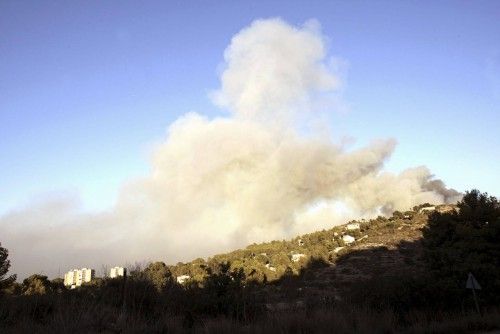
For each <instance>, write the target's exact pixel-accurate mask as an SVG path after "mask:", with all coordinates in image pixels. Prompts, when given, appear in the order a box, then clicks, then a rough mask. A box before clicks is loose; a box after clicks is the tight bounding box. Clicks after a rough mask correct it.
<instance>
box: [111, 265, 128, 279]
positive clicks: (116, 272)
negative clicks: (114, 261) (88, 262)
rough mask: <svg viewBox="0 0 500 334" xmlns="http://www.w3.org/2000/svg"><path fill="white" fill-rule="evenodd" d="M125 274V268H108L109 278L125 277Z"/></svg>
mask: <svg viewBox="0 0 500 334" xmlns="http://www.w3.org/2000/svg"><path fill="white" fill-rule="evenodd" d="M125 276H127V268H123V267H113V268H111V269H110V270H109V277H110V278H117V277H125Z"/></svg>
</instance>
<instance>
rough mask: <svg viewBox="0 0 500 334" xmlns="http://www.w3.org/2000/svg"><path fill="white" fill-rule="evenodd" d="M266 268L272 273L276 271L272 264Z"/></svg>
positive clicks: (267, 264) (268, 264)
mask: <svg viewBox="0 0 500 334" xmlns="http://www.w3.org/2000/svg"><path fill="white" fill-rule="evenodd" d="M266 268H267V269H268V270H271V271H276V268H275V267H273V266H272V265H271V264H270V263H266Z"/></svg>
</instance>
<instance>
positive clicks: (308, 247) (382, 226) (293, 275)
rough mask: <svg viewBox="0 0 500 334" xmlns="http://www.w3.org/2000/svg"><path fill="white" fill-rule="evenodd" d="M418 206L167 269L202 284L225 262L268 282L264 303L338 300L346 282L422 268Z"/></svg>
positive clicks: (423, 218)
mask: <svg viewBox="0 0 500 334" xmlns="http://www.w3.org/2000/svg"><path fill="white" fill-rule="evenodd" d="M421 207H422V206H419V207H415V208H414V210H411V211H406V212H404V213H401V212H397V211H396V212H395V213H394V214H393V216H392V217H389V218H385V217H381V216H379V217H378V218H376V219H371V220H360V221H356V220H353V221H350V222H348V223H346V224H344V225H339V226H335V227H333V228H331V229H328V230H322V231H318V232H313V233H309V234H305V235H301V236H297V237H295V238H293V239H291V240H283V241H272V242H268V243H261V244H252V245H250V246H248V247H246V248H245V249H239V250H235V251H233V252H230V253H226V254H219V255H216V256H213V257H211V258H209V259H208V260H207V261H205V260H203V259H196V260H194V261H191V262H189V263H178V264H177V265H175V266H169V269H170V271H171V272H172V274H173V275H174V276H177V277H179V276H183V275H187V276H189V277H190V281H191V282H192V283H195V282H198V283H201V282H203V280H204V279H205V277H206V275H207V270H206V269H207V268H214V267H215V266H217V264H219V263H229V264H230V269H231V270H237V269H239V268H243V271H244V274H245V277H246V280H247V281H248V282H253V283H260V284H262V283H269V284H266V285H264V286H263V289H264V290H265V296H266V298H265V299H266V301H267V302H268V304H269V303H274V302H276V303H278V302H279V303H281V304H282V303H283V302H284V300H288V302H295V303H297V304H298V305H300V304H301V303H303V302H305V299H307V298H312V297H315V296H320V297H321V298H322V299H324V300H328V299H331V300H340V299H342V298H343V296H342V295H345V294H346V293H347V291H348V290H349V287H350V286H352V285H358V284H360V283H363V282H367V281H369V280H370V279H372V278H374V276H377V277H381V276H395V275H400V274H402V273H404V274H411V273H417V272H418V271H420V270H421V269H422V263H421V261H422V260H421V253H422V245H421V242H420V240H421V238H422V229H423V228H424V227H425V226H426V225H427V222H428V217H429V215H430V214H432V212H434V210H427V211H425V210H421ZM454 209H456V206H452V205H441V206H436V207H435V211H438V212H445V211H450V210H454ZM358 226H359V228H357V227H358ZM349 228H351V229H350V230H349ZM350 237H352V239H350ZM353 239H354V241H352V242H351V243H349V242H346V240H347V241H350V240H353ZM290 285H292V286H293V290H294V291H290V289H286V293H285V292H283V286H290Z"/></svg>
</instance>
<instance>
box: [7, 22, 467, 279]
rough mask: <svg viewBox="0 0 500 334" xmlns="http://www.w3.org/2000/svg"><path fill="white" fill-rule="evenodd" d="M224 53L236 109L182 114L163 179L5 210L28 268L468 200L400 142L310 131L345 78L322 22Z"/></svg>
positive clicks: (17, 258)
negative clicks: (403, 157)
mask: <svg viewBox="0 0 500 334" xmlns="http://www.w3.org/2000/svg"><path fill="white" fill-rule="evenodd" d="M224 59H225V64H224V65H225V68H224V70H223V72H222V75H221V88H220V90H218V91H216V92H215V93H213V94H212V96H213V99H214V100H215V102H216V103H217V104H218V105H220V106H222V107H224V108H227V109H228V110H229V112H230V113H231V117H226V118H216V119H208V118H206V117H204V116H202V115H199V114H195V113H193V114H187V115H185V116H183V117H181V118H180V119H178V120H177V121H176V122H174V123H173V124H172V125H171V126H170V127H169V130H168V135H167V138H166V139H165V141H164V142H163V143H162V144H161V145H160V146H159V147H158V148H157V150H156V152H155V153H154V155H153V157H152V167H151V173H150V175H149V176H148V177H146V178H144V179H141V180H136V181H135V182H133V183H131V184H128V185H126V186H124V187H123V189H122V190H121V192H120V197H119V199H118V201H117V204H116V206H115V207H114V208H113V209H111V210H110V211H109V212H106V213H101V214H97V215H89V214H85V213H78V206H77V205H76V204H75V203H69V204H68V203H67V201H63V202H61V201H59V200H58V201H53V202H49V203H45V204H42V205H38V206H32V207H29V208H26V209H24V210H20V211H18V212H12V213H10V214H7V215H5V216H3V217H1V218H0V227H1V228H2V233H1V236H0V241H2V242H3V243H4V245H5V246H6V247H7V248H9V249H10V251H11V256H12V262H13V268H14V271H17V272H18V273H20V274H21V275H26V274H28V273H31V272H40V271H45V272H48V273H49V274H55V273H56V272H57V269H58V268H60V267H62V270H63V271H64V270H67V269H70V267H74V266H83V265H86V266H94V267H99V266H100V264H102V263H107V264H112V265H115V264H123V263H125V262H127V261H129V262H132V261H143V260H152V259H161V260H164V261H166V262H169V263H172V262H175V261H177V260H188V259H190V258H193V257H199V256H208V255H211V254H214V253H215V252H221V251H226V250H230V249H232V248H236V247H241V246H244V245H245V244H247V243H251V242H259V241H264V240H271V239H277V238H279V239H282V238H287V237H291V236H294V235H295V234H297V233H302V232H307V231H312V230H315V229H317V228H324V227H329V226H332V225H335V224H339V223H343V222H344V221H345V220H346V219H347V218H353V217H359V216H372V215H376V214H380V213H381V212H382V213H388V212H390V211H391V210H395V209H407V208H410V207H412V206H414V205H416V204H419V203H422V202H432V203H442V202H453V201H456V200H457V199H458V195H459V194H458V193H457V192H455V191H453V190H448V189H446V187H445V186H444V184H443V183H442V182H441V181H439V180H434V179H433V177H432V175H431V174H430V172H429V171H428V170H427V168H425V167H418V168H413V169H409V170H406V171H404V172H402V173H401V174H399V175H394V174H390V173H387V172H384V171H383V166H384V162H385V161H386V160H387V158H388V157H390V155H391V154H392V152H393V150H394V147H395V141H394V140H385V141H375V142H373V143H372V144H371V145H369V146H368V147H365V148H362V149H359V150H355V151H349V150H346V148H345V147H343V146H342V145H339V144H335V143H334V142H332V140H331V139H329V138H328V137H326V136H324V135H316V134H315V132H314V129H306V130H304V128H303V126H302V124H303V123H302V122H303V121H304V119H314V118H315V117H317V116H316V115H315V114H314V112H315V110H314V102H315V100H316V99H317V98H321V96H322V95H324V94H328V93H329V92H331V93H334V92H335V89H336V88H337V87H338V85H339V82H340V80H339V78H338V77H337V76H336V75H335V73H334V72H333V71H332V70H331V69H330V68H329V67H328V66H327V64H328V59H327V58H326V46H325V38H324V37H323V36H322V35H321V32H320V29H319V25H318V24H317V23H316V22H314V21H312V22H308V23H306V24H305V25H304V26H303V27H293V26H290V25H289V24H287V23H286V22H284V21H282V20H280V19H271V20H258V21H255V22H254V23H252V24H251V25H250V26H249V27H247V28H245V29H243V30H242V31H241V32H239V33H238V34H237V35H235V37H234V38H233V39H232V41H231V44H230V45H229V47H228V48H227V49H226V51H225V53H224ZM320 133H323V132H320Z"/></svg>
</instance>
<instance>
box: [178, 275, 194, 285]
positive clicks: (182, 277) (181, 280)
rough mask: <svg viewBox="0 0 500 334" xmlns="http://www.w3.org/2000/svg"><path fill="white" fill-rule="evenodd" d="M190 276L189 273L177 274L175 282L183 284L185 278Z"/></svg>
mask: <svg viewBox="0 0 500 334" xmlns="http://www.w3.org/2000/svg"><path fill="white" fill-rule="evenodd" d="M190 278H191V276H189V275H181V276H177V283H179V284H184V283H186V281H187V280H189V279H190Z"/></svg>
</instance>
